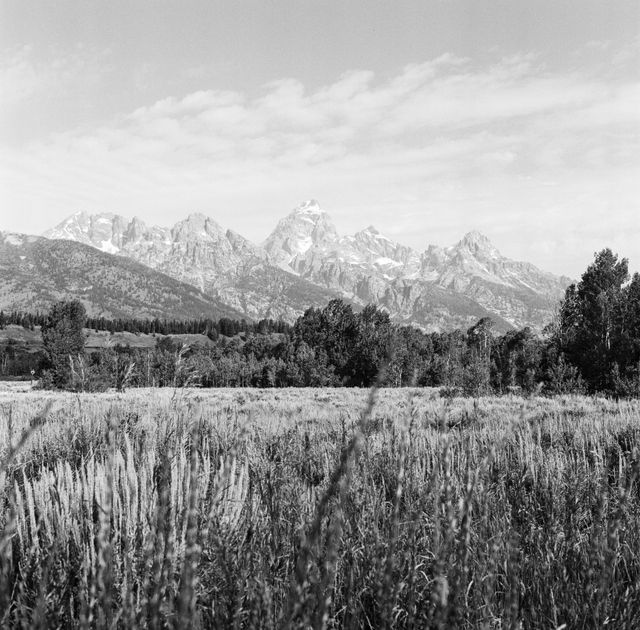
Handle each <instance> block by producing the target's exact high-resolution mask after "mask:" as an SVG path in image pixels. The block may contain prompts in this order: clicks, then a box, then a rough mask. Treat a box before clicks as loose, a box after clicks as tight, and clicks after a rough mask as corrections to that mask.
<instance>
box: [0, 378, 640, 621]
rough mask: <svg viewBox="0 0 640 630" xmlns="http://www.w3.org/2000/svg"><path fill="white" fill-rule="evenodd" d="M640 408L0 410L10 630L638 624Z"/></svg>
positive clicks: (159, 395)
mask: <svg viewBox="0 0 640 630" xmlns="http://www.w3.org/2000/svg"><path fill="white" fill-rule="evenodd" d="M639 474H640V402H637V401H620V402H615V401H613V400H607V399H603V398H587V397H578V396H564V397H555V398H543V397H531V398H520V397H517V396H507V397H486V398H479V399H468V398H443V397H440V395H439V392H438V391H437V390H430V389H409V388H407V389H393V390H391V389H383V390H378V391H375V390H374V391H372V392H370V391H367V390H361V389H306V390H305V389H281V390H275V389H270V390H258V389H233V390H230V389H227V390H224V389H222V390H219V389H214V390H201V389H180V390H171V389H163V390H150V389H139V390H129V391H128V392H126V393H124V394H116V393H106V394H70V393H53V392H37V391H30V390H29V388H28V387H27V386H26V385H21V386H20V388H19V389H18V388H14V389H5V390H4V391H2V390H0V506H1V507H0V627H1V628H147V627H148V628H385V627H396V628H487V629H489V628H491V629H495V628H500V629H503V628H557V629H559V628H603V627H604V628H606V627H611V628H638V627H640V485H639V479H638V476H639Z"/></svg>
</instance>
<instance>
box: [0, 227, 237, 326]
mask: <svg viewBox="0 0 640 630" xmlns="http://www.w3.org/2000/svg"><path fill="white" fill-rule="evenodd" d="M70 298H77V299H79V300H80V301H81V302H82V303H83V304H84V305H85V308H86V309H87V313H88V314H89V315H91V316H95V317H100V316H103V317H109V318H119V317H125V318H131V317H139V318H155V317H158V318H160V319H199V318H204V317H211V318H214V319H219V318H221V317H228V318H232V319H239V318H241V317H242V316H243V315H242V313H240V312H239V311H237V310H235V309H233V308H231V307H229V306H227V305H226V304H224V303H223V302H221V301H220V300H218V299H217V298H214V297H212V296H210V295H206V294H204V293H203V292H202V291H200V290H199V289H197V288H196V287H194V286H193V285H191V284H186V283H184V282H179V281H177V280H175V279H174V278H171V277H170V276H168V275H166V274H163V273H161V272H159V271H155V270H153V269H149V268H148V267H146V266H144V265H142V264H140V263H138V262H136V261H134V260H130V259H127V258H123V257H120V256H113V255H111V254H108V253H106V252H101V251H98V250H97V248H95V247H91V246H89V245H86V244H84V243H77V242H69V240H66V241H63V240H49V239H46V238H43V237H38V236H28V235H25V234H14V233H7V232H0V309H3V310H5V311H10V310H24V311H46V310H48V309H49V308H50V306H51V304H53V303H54V302H55V301H57V300H60V299H70Z"/></svg>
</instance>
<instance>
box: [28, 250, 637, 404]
mask: <svg viewBox="0 0 640 630" xmlns="http://www.w3.org/2000/svg"><path fill="white" fill-rule="evenodd" d="M109 321H110V320H95V319H93V320H92V319H87V318H86V316H85V314H84V309H83V307H82V305H81V304H80V303H79V302H61V303H58V304H56V305H55V306H54V307H53V308H52V310H51V311H50V313H49V314H48V315H47V316H46V317H45V318H44V319H43V321H42V324H41V326H42V337H43V343H44V347H45V352H44V355H45V356H44V360H43V363H42V365H41V366H40V370H39V372H40V376H41V383H42V385H43V386H45V387H62V388H69V389H76V390H78V389H86V390H92V389H100V388H104V387H116V388H117V389H124V388H125V387H138V386H160V387H162V386H172V387H180V386H185V385H194V386H201V387H320V386H356V387H367V386H370V385H372V384H373V382H374V381H375V380H376V377H377V375H378V373H379V372H380V370H381V369H382V368H383V367H384V374H385V376H384V384H385V385H386V386H391V387H402V386H409V385H413V386H433V387H440V388H442V390H443V391H444V392H445V393H450V394H456V393H461V394H465V395H474V396H477V395H483V394H489V393H507V392H512V391H522V392H525V393H534V392H542V393H548V394H558V393H604V394H608V395H614V396H637V395H639V394H640V276H639V275H638V274H635V275H634V276H633V278H630V276H629V271H628V261H627V260H626V259H619V258H618V256H617V255H615V254H613V253H612V252H611V250H609V249H605V250H602V251H601V252H599V253H598V254H596V255H595V259H594V262H593V263H592V264H591V265H589V267H588V268H587V270H586V271H585V273H584V274H583V275H582V278H581V280H580V282H578V283H576V284H574V285H571V286H570V287H569V288H568V289H567V290H566V293H565V296H564V299H563V300H562V302H561V304H560V306H559V309H558V312H557V316H556V317H555V318H554V321H553V322H551V323H550V324H549V325H548V326H547V327H546V328H545V330H544V331H543V333H542V334H536V333H535V332H534V331H532V330H531V329H530V328H523V329H521V330H512V331H509V332H507V333H506V334H502V335H498V334H495V331H494V329H493V328H494V324H493V321H492V320H491V319H490V318H483V319H481V320H480V321H478V322H477V323H476V324H475V325H473V326H471V327H470V328H469V329H468V330H466V331H464V330H455V331H449V332H439V333H426V332H424V331H422V330H420V329H418V328H415V327H413V326H404V325H398V324H394V323H393V322H391V320H390V318H389V315H388V314H387V313H386V312H385V311H383V310H381V309H379V308H377V307H376V306H373V305H369V306H366V307H365V308H364V309H362V310H361V311H359V312H355V311H354V310H353V309H352V308H351V306H350V305H349V304H346V303H345V302H343V301H341V300H333V301H331V302H330V303H329V304H328V305H327V306H325V307H324V308H310V309H308V310H307V311H306V312H305V313H304V315H302V316H301V317H299V318H298V319H297V321H296V322H295V324H294V325H293V326H289V325H287V324H284V323H282V322H274V321H272V320H263V321H262V322H259V323H258V324H247V323H246V322H233V321H232V320H218V321H217V322H212V321H211V320H198V321H197V322H183V323H175V327H174V328H172V326H173V325H174V324H173V323H165V324H163V325H164V326H165V327H164V328H162V330H165V331H180V332H193V331H198V332H200V333H203V332H204V334H207V336H208V338H209V343H206V344H192V345H185V344H184V343H181V342H180V341H179V340H177V339H174V338H171V337H161V338H159V339H158V340H157V342H156V344H155V347H153V348H149V349H139V348H130V347H123V346H118V345H114V346H112V347H108V348H104V349H101V350H99V351H96V352H93V353H91V354H90V355H86V354H85V353H84V350H83V348H84V337H83V332H82V329H83V327H84V326H87V325H92V324H96V325H97V326H100V327H102V329H103V330H109V326H110V325H111V324H110V323H109ZM134 322H135V323H134ZM156 322H157V320H156ZM154 325H155V324H153V323H149V322H145V321H143V320H132V321H131V322H126V321H125V320H119V323H118V324H117V326H120V327H123V328H125V327H128V328H129V329H130V331H132V332H134V331H135V330H137V331H138V332H145V331H146V330H154V328H153V326H154ZM92 327H93V326H92ZM125 329H126V328H125ZM160 330H161V329H160V328H159V329H158V332H160ZM214 330H215V331H216V332H215V333H214V332H213V331H214ZM207 331H208V332H207Z"/></svg>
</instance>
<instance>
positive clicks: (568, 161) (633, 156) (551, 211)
mask: <svg viewBox="0 0 640 630" xmlns="http://www.w3.org/2000/svg"><path fill="white" fill-rule="evenodd" d="M592 48H596V49H597V50H598V51H599V52H600V53H602V54H605V53H606V54H611V55H614V56H615V55H617V54H619V51H615V50H613V49H612V48H611V47H610V46H609V45H607V46H605V45H604V44H602V45H601V44H600V43H598V45H597V46H596V44H594V45H593V46H592ZM64 67H65V66H64V64H63V70H62V71H63V72H65V71H66V70H64ZM29 68H30V65H29V53H28V51H22V52H19V53H18V54H16V56H15V58H14V59H13V61H12V62H11V63H9V64H7V65H6V66H5V67H4V69H3V70H1V72H2V73H3V75H2V76H7V77H9V80H10V82H13V83H12V85H13V86H14V91H15V94H14V95H13V96H12V97H11V98H13V99H14V100H13V102H14V104H15V103H16V102H18V101H19V100H20V99H24V98H29V97H30V96H32V95H34V94H35V92H36V91H37V90H38V89H42V85H43V84H45V85H46V84H47V81H48V80H47V81H44V82H43V78H42V74H38V71H37V70H36V69H33V68H32V69H31V70H29ZM68 71H69V72H72V69H70V70H68ZM45 75H46V73H45ZM639 134H640V86H639V85H638V83H637V82H636V81H635V80H632V79H621V78H619V77H618V78H616V80H615V81H610V80H608V78H607V77H606V76H603V75H602V73H588V72H586V71H580V70H573V71H566V72H562V73H561V72H552V71H550V70H548V69H547V68H546V67H545V65H544V62H543V61H542V60H541V59H539V58H538V57H537V56H535V55H518V56H511V57H507V58H503V59H501V60H498V61H497V62H495V63H493V64H489V65H486V66H482V67H481V66H478V65H477V64H474V63H473V62H472V61H471V60H469V59H464V58H458V57H455V56H453V55H443V56H441V57H438V58H437V59H434V60H432V61H428V62H425V63H421V64H412V65H409V66H406V67H405V68H403V69H402V70H401V71H400V72H399V73H398V74H397V76H394V77H390V78H388V79H381V78H379V77H376V76H375V75H374V74H373V73H372V72H369V71H366V70H359V71H351V72H348V73H346V74H344V75H342V76H341V77H339V78H338V79H337V80H336V81H335V82H334V83H332V84H330V85H326V86H324V87H321V88H318V89H314V90H308V89H307V88H306V87H305V86H304V85H303V84H302V83H300V82H299V81H297V80H295V79H282V80H279V81H276V82H272V83H269V84H267V85H265V86H263V89H262V91H261V93H260V94H258V95H256V96H254V97H251V98H250V97H249V96H248V95H246V94H243V93H240V92H235V91H219V90H202V91H198V92H194V93H191V94H187V95H185V96H182V97H169V98H165V99H162V100H159V101H157V102H155V103H153V104H151V105H149V106H148V107H142V108H139V109H136V110H135V111H133V112H131V113H129V114H126V115H122V116H121V117H119V118H118V119H116V120H113V121H112V122H110V123H109V124H104V125H102V126H101V127H99V128H97V129H94V130H90V131H87V130H86V129H82V130H73V131H69V132H65V133H58V134H55V135H53V136H51V137H49V138H47V139H46V140H44V141H40V142H35V143H32V144H30V145H29V146H28V147H23V148H20V149H17V148H13V149H9V148H6V149H4V150H2V153H1V155H0V159H1V164H0V168H1V169H2V180H3V186H4V190H5V192H4V194H3V206H5V207H7V208H10V209H11V212H34V213H36V212H43V213H44V212H45V211H46V216H48V217H53V216H60V215H63V214H65V213H68V212H71V211H74V210H76V209H79V208H85V209H88V210H107V209H108V210H114V211H118V212H122V213H128V214H131V213H137V214H139V215H141V216H143V217H145V218H147V219H153V218H154V217H155V218H157V220H158V221H163V220H165V217H175V216H176V215H178V214H181V213H182V212H186V211H187V210H191V209H194V208H201V209H203V210H205V211H210V212H212V213H213V214H215V215H216V216H217V217H218V218H219V219H220V220H221V221H222V222H226V223H227V224H229V225H230V226H231V227H234V228H235V229H237V230H238V231H241V232H244V233H246V234H247V235H248V236H250V237H253V238H256V239H259V238H261V237H264V236H265V235H266V230H267V229H268V228H269V227H270V226H271V224H272V222H273V217H272V216H267V215H266V214H265V213H264V212H262V211H263V210H271V211H278V212H280V213H281V212H283V211H285V210H286V209H287V207H288V205H291V204H293V203H295V202H297V201H298V200H299V199H302V198H305V197H309V196H316V197H320V199H321V200H322V201H323V202H324V203H325V205H326V206H328V208H329V210H333V211H334V214H336V218H337V219H338V221H339V223H340V222H341V221H342V223H343V226H344V228H345V229H349V228H351V227H355V226H356V225H357V224H358V222H360V221H365V220H366V221H367V222H369V223H370V222H371V221H374V222H376V223H378V224H380V226H381V227H382V228H383V229H385V228H386V229H387V230H388V231H393V232H395V236H396V237H397V238H398V239H399V240H402V241H405V242H408V243H409V244H413V245H416V246H418V245H420V244H423V245H426V243H427V242H429V241H430V240H445V239H448V238H450V237H452V236H453V233H454V232H458V233H459V232H460V231H462V230H463V229H466V228H471V227H478V228H480V229H486V230H487V231H490V232H493V234H494V235H497V238H498V240H499V239H500V238H503V239H504V240H503V244H504V243H509V242H510V243H516V246H515V247H517V248H518V250H519V252H513V251H510V252H508V253H510V254H515V255H517V254H518V253H520V254H521V257H523V258H527V257H529V258H533V259H534V260H535V257H536V251H533V250H534V247H535V244H534V243H533V242H532V238H535V237H537V238H538V239H540V240H541V242H542V241H544V243H546V245H545V246H544V247H541V248H540V250H539V251H543V250H544V248H545V247H546V250H547V251H548V250H549V249H550V248H551V249H553V248H554V245H553V241H554V239H553V238H550V237H549V234H561V233H562V232H563V231H564V232H567V231H569V230H570V229H571V226H572V225H575V224H576V223H577V222H581V224H583V225H584V224H585V219H586V220H587V222H588V221H592V222H594V225H593V229H592V230H591V232H590V233H589V234H590V236H589V235H586V236H585V237H584V239H583V242H585V243H586V246H587V247H589V249H592V248H595V247H597V245H596V240H597V239H600V240H602V237H603V234H604V235H606V234H607V233H608V232H610V235H611V236H612V237H613V236H615V234H616V232H615V230H616V229H617V228H618V227H619V226H618V223H617V221H616V220H615V218H613V219H612V217H611V210H610V208H612V207H613V206H614V205H615V208H616V212H618V213H619V216H629V214H630V213H632V212H635V211H636V210H637V209H638V204H637V198H638V197H637V193H638V185H637V183H636V182H637V181H638V179H637V178H638V176H640V170H639V162H638V158H637V156H638V155H639V153H638V149H639V148H640V146H639V144H640V143H639ZM614 193H615V199H614V198H613V197H612V195H613V194H614ZM516 207H517V209H518V212H517V213H516V212H514V208H516ZM603 208H609V210H608V215H607V216H608V217H609V220H610V224H611V229H609V228H608V227H606V226H605V227H604V228H603V227H602V226H599V225H597V224H596V223H595V222H596V221H598V220H599V218H600V217H601V216H602V214H601V213H602V211H603ZM347 209H348V210H349V212H348V213H345V215H344V216H347V214H348V216H349V219H348V220H347V219H346V218H344V219H342V220H341V219H340V216H341V211H343V210H347ZM540 217H544V218H545V219H544V220H545V221H548V222H550V223H551V225H548V226H547V229H546V231H543V230H542V229H541V226H540ZM49 222H52V221H49ZM42 227H43V228H45V227H48V225H43V226H42ZM587 231H588V230H587ZM636 236H637V235H636ZM434 237H435V238H434ZM590 239H591V240H590ZM636 240H637V239H636ZM592 242H593V246H592V244H591V243H592ZM499 244H501V243H499ZM601 244H602V245H604V244H606V243H601ZM555 246H557V251H556V253H555V254H554V255H553V256H551V259H550V260H548V261H547V262H548V264H546V265H545V264H544V263H545V261H543V260H536V262H538V263H539V264H542V265H543V266H546V267H551V268H555V269H556V270H558V271H570V272H574V271H575V269H574V268H571V269H566V267H565V268H564V269H563V268H562V266H563V265H565V266H566V265H571V263H570V262H569V261H568V260H567V259H566V256H565V255H564V253H563V252H562V251H561V244H559V243H556V245H555ZM633 247H635V248H636V249H635V251H634V252H628V253H629V255H633V254H634V253H636V252H637V253H636V255H637V257H638V258H639V259H640V250H639V249H638V248H637V245H634V246H633ZM538 253H539V252H538ZM623 253H627V252H623ZM545 256H548V253H547V254H545ZM581 262H582V261H581ZM580 264H581V263H580Z"/></svg>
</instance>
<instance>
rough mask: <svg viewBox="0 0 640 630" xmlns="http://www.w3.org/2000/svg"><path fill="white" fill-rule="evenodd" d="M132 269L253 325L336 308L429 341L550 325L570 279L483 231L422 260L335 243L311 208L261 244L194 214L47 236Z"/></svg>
mask: <svg viewBox="0 0 640 630" xmlns="http://www.w3.org/2000/svg"><path fill="white" fill-rule="evenodd" d="M45 236H47V237H48V238H54V239H59V238H66V239H71V240H75V241H79V242H83V243H86V244H88V245H92V246H93V247H96V248H99V249H102V250H103V251H105V252H108V253H113V254H118V255H120V256H126V257H129V258H133V259H134V260H137V261H138V262H141V263H143V264H145V265H147V266H149V267H151V268H153V269H157V270H159V271H162V272H164V273H166V274H168V275H171V276H172V277H174V278H176V279H178V280H181V281H184V282H188V283H190V284H192V285H194V286H196V287H198V288H199V289H201V290H202V291H204V292H205V293H207V294H209V295H214V296H216V297H218V298H219V299H221V300H222V301H223V302H225V303H227V304H229V305H231V306H232V307H234V308H236V309H238V310H240V311H242V312H243V313H244V314H245V315H246V316H248V317H251V318H254V319H255V318H260V317H283V318H285V319H289V320H291V319H293V318H295V317H296V316H297V315H300V314H301V313H302V312H304V310H305V309H306V308H307V307H309V306H323V305H324V304H326V302H327V301H328V300H329V299H331V298H332V297H336V296H339V297H343V298H345V299H347V300H349V301H350V302H352V303H353V304H354V305H356V306H357V305H364V304H367V303H375V304H378V305H380V306H382V307H384V308H386V309H387V310H388V311H389V312H390V314H391V315H392V317H393V318H394V319H395V320H396V321H402V322H407V323H414V324H417V325H419V326H421V327H423V328H426V329H427V330H441V329H446V328H453V327H465V326H467V325H470V324H472V323H473V322H474V321H476V320H477V319H478V318H479V317H483V316H487V315H488V316H491V317H493V318H494V319H495V320H496V322H497V324H498V327H499V328H500V329H503V330H504V329H507V328H510V327H512V326H516V327H521V326H525V325H530V326H532V327H534V328H537V329H540V328H542V327H543V326H544V325H545V324H546V323H547V322H548V321H549V320H550V319H551V316H552V313H553V310H554V309H555V307H556V304H557V302H558V300H559V299H560V298H561V297H562V295H563V293H564V289H565V287H566V286H567V285H568V284H569V283H570V280H569V279H568V278H559V277H557V276H554V275H553V274H550V273H547V272H543V271H540V270H539V269H537V268H536V267H535V266H533V265H531V264H529V263H524V262H516V261H512V260H510V259H508V258H506V257H504V256H502V255H501V254H500V252H498V250H497V249H496V248H495V247H494V246H493V245H492V244H491V242H490V241H489V240H488V239H487V238H486V237H485V236H483V235H482V234H480V233H478V232H469V233H468V234H466V235H465V236H464V238H463V239H461V240H460V241H459V242H458V243H456V244H455V245H453V246H451V247H448V248H442V247H437V246H433V245H430V246H427V248H426V249H425V250H424V251H422V252H419V251H417V250H414V249H412V248H410V247H407V246H405V245H402V244H399V243H396V242H394V241H393V240H391V239H389V238H387V237H386V236H384V235H382V234H381V233H380V232H379V231H378V230H376V229H375V228H374V227H373V226H369V227H367V228H366V229H364V230H361V231H360V232H357V233H356V234H354V235H351V236H340V235H339V234H338V231H337V229H336V227H335V225H334V224H333V222H332V221H331V218H330V216H329V215H328V214H327V213H326V212H324V211H323V210H322V209H321V207H320V205H319V204H318V202H316V201H314V200H310V201H306V202H304V203H302V204H301V205H299V206H298V207H297V208H295V209H294V210H293V211H292V212H290V213H289V214H288V215H287V216H286V217H284V218H283V219H281V220H280V221H279V222H278V224H277V225H276V227H275V229H274V230H273V232H272V233H271V234H270V235H269V237H268V238H267V239H266V240H265V241H264V243H262V244H261V245H256V244H253V243H251V242H250V241H248V240H247V239H245V238H244V237H242V236H241V235H239V234H237V233H235V232H233V231H231V230H225V229H224V228H222V227H221V226H220V225H218V224H217V223H216V222H215V221H214V220H213V219H211V218H209V217H206V216H204V215H202V214H191V215H189V216H188V217H187V218H186V219H184V220H183V221H180V222H178V223H177V224H176V225H174V226H173V227H172V228H166V227H156V226H153V227H148V226H146V225H145V224H144V223H143V222H142V221H140V220H139V219H137V218H134V219H131V220H129V219H125V218H124V217H121V216H119V215H114V214H101V215H88V214H86V213H77V214H75V215H73V216H71V217H69V218H68V219H66V220H65V221H64V222H63V223H61V224H60V225H59V226H57V227H56V228H54V229H53V230H50V231H49V232H47V233H45Z"/></svg>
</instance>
